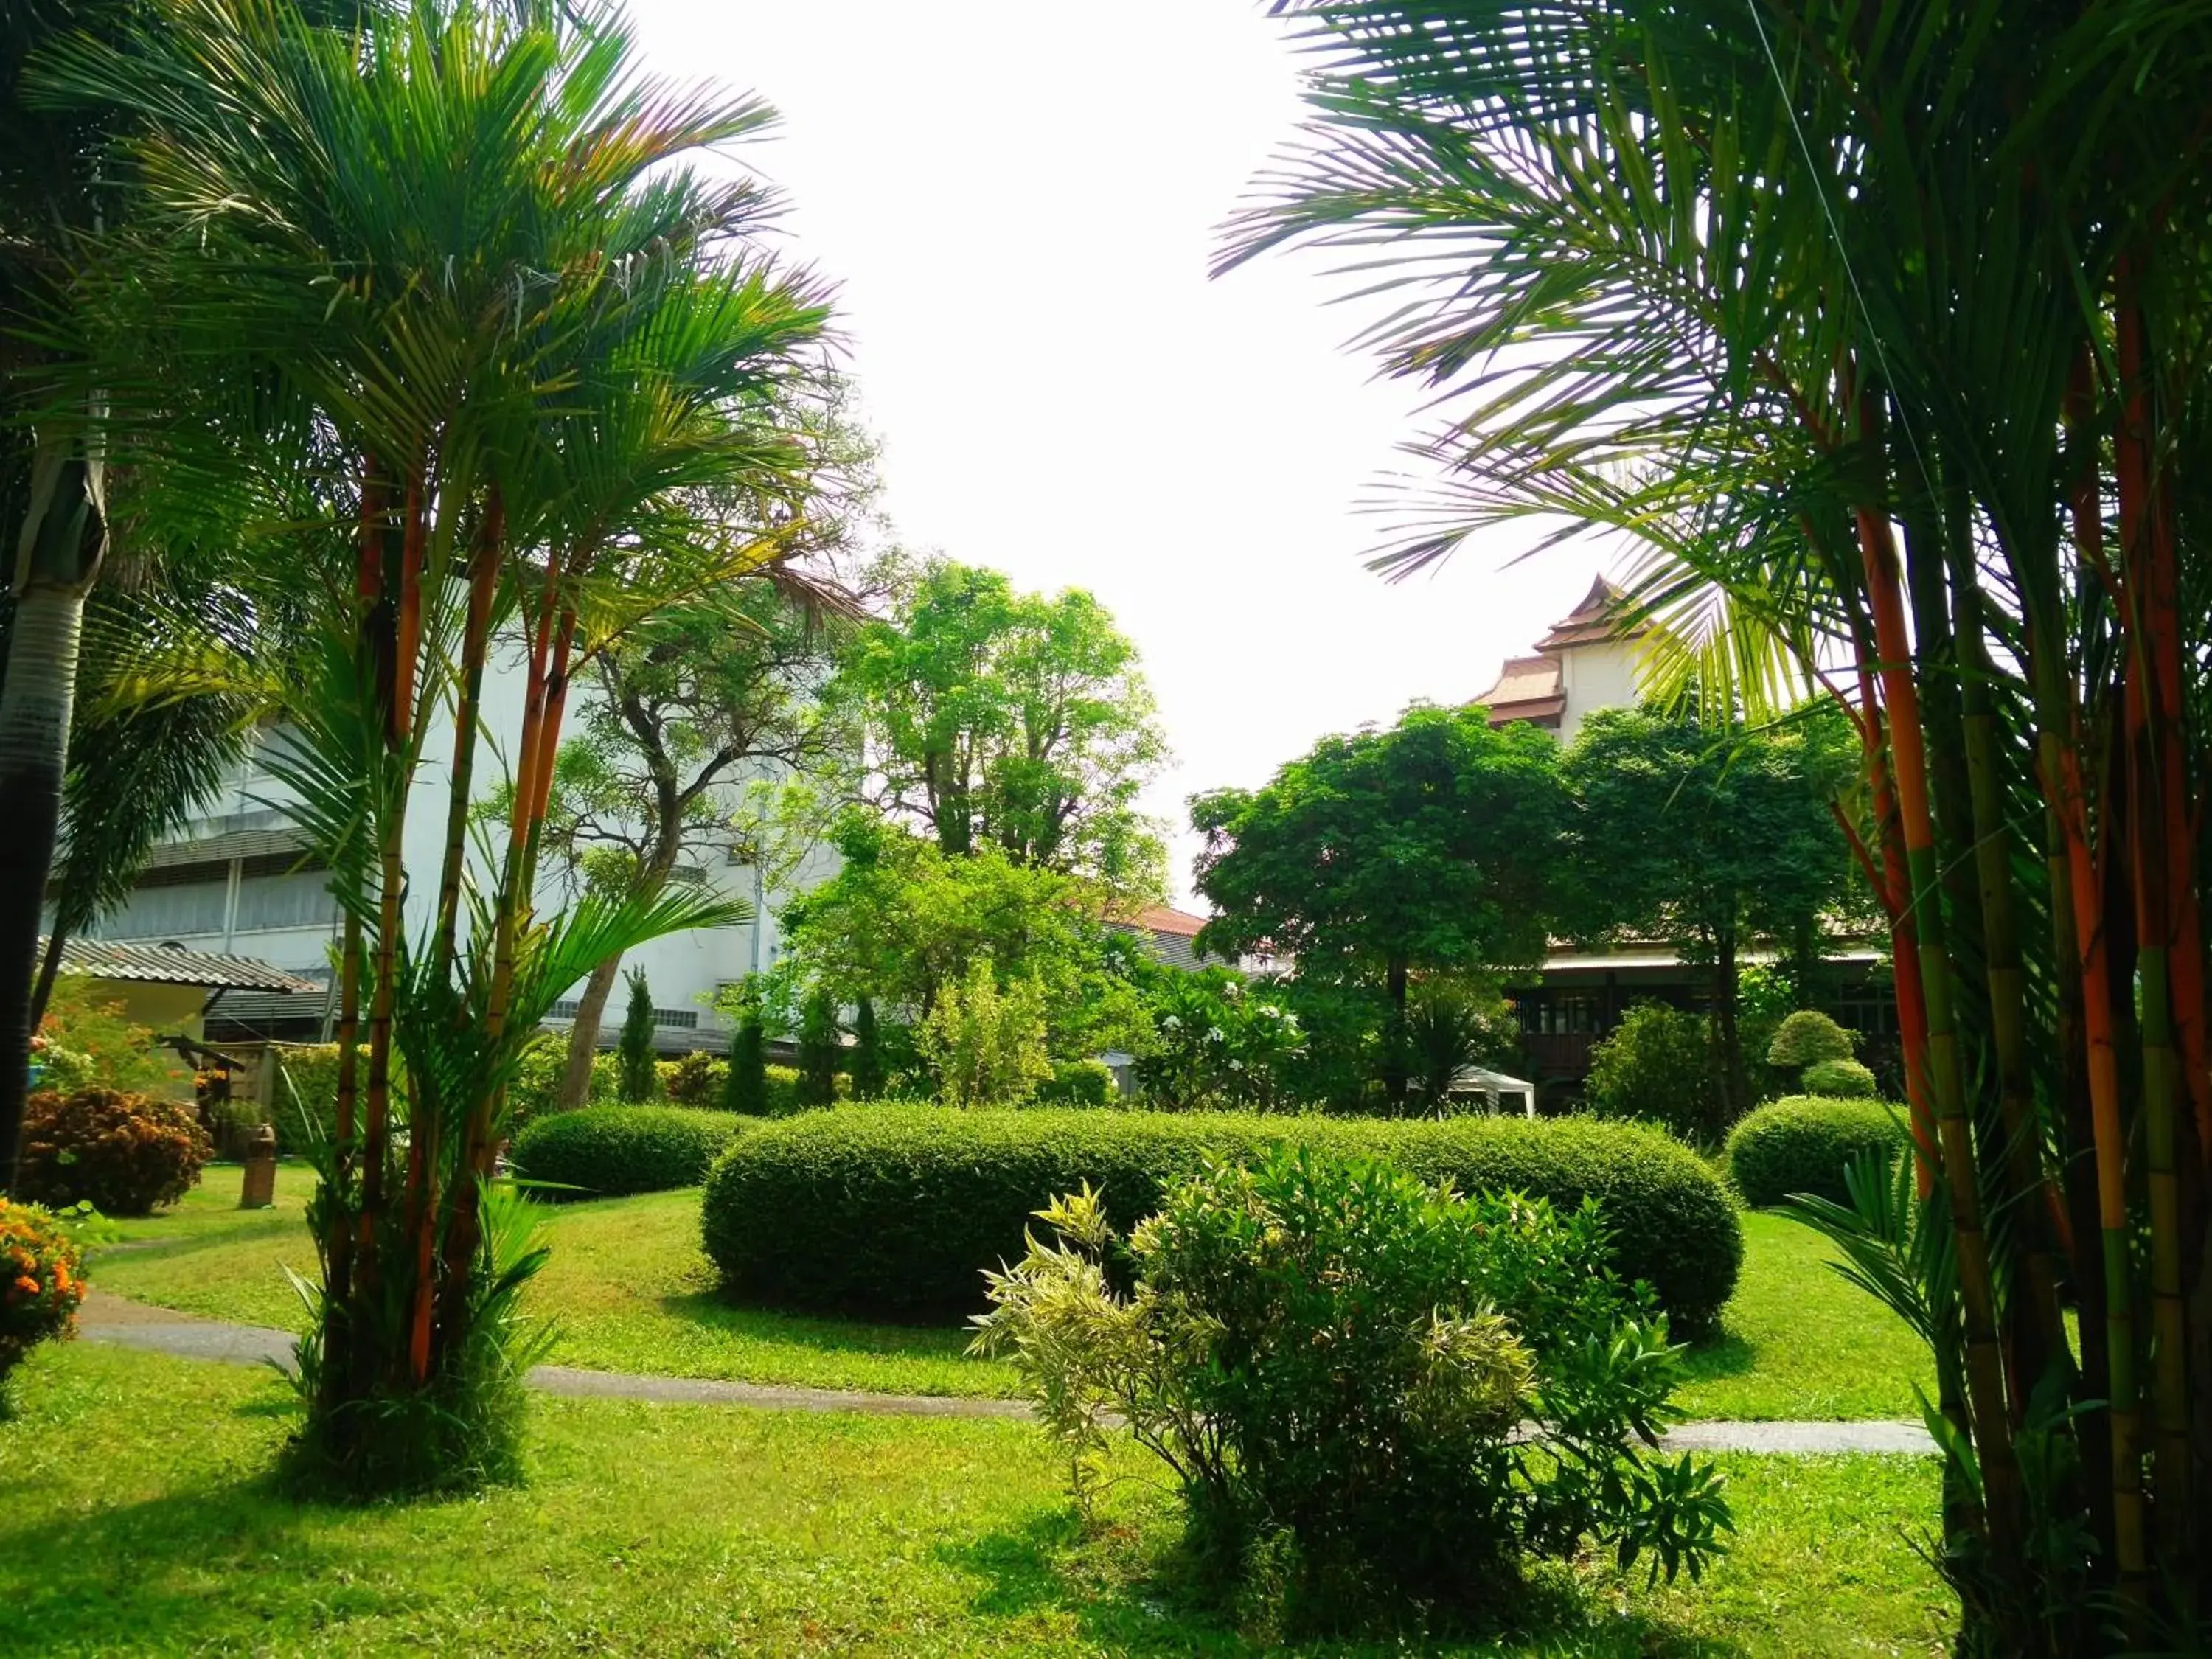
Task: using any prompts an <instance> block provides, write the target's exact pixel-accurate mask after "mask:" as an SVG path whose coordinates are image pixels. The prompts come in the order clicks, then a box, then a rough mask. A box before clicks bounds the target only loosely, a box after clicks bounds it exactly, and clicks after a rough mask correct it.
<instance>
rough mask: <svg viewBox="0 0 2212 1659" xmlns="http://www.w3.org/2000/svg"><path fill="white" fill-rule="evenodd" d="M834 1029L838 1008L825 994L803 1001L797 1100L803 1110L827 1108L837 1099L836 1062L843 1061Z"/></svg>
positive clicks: (817, 994) (800, 1022) (800, 1020)
mask: <svg viewBox="0 0 2212 1659" xmlns="http://www.w3.org/2000/svg"><path fill="white" fill-rule="evenodd" d="M842 1036H843V1033H842V1032H841V1031H840V1030H838V1027H837V1005H836V1003H834V1002H832V1001H831V1000H829V993H828V992H826V991H821V990H817V991H815V992H813V993H812V994H811V995H809V996H808V997H807V999H806V1011H805V1013H804V1014H803V1015H802V1016H801V1017H800V1019H799V1103H800V1104H801V1105H803V1106H827V1105H829V1104H830V1103H832V1102H833V1101H835V1100H836V1098H837V1062H838V1061H839V1060H842V1059H843V1058H844V1054H843V1049H842V1046H841V1039H842Z"/></svg>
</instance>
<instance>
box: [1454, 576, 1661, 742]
mask: <svg viewBox="0 0 2212 1659" xmlns="http://www.w3.org/2000/svg"><path fill="white" fill-rule="evenodd" d="M1621 603H1622V595H1621V592H1620V589H1619V588H1617V587H1615V586H1613V584H1612V583H1611V582H1608V581H1607V580H1606V579H1605V578H1604V577H1602V576H1600V577H1599V578H1598V579H1597V580H1595V582H1593V583H1592V584H1591V585H1590V591H1589V593H1588V594H1586V595H1585V596H1584V597H1583V602H1582V603H1581V604H1580V605H1577V606H1576V607H1575V608H1574V609H1573V610H1572V611H1569V612H1568V613H1567V615H1566V616H1565V617H1563V618H1561V619H1560V620H1559V621H1558V622H1556V623H1553V624H1552V631H1551V632H1550V633H1548V634H1547V635H1545V636H1544V637H1543V638H1542V639H1541V640H1539V641H1536V645H1535V649H1534V654H1533V655H1530V656H1526V657H1509V658H1508V659H1506V662H1505V666H1504V669H1503V670H1501V671H1499V673H1498V680H1497V683H1496V684H1493V685H1492V687H1491V688H1490V690H1487V691H1486V692H1484V693H1483V694H1482V695H1481V696H1478V697H1475V698H1474V699H1473V701H1474V702H1477V703H1480V704H1481V705H1482V706H1483V707H1485V708H1487V709H1489V711H1490V723H1491V724H1492V726H1504V725H1506V724H1508V723H1509V722H1511V721H1516V720H1521V721H1525V722H1527V723H1528V725H1530V726H1541V727H1542V728H1543V729H1544V730H1545V731H1547V732H1557V733H1559V741H1560V742H1561V743H1563V744H1565V743H1572V742H1573V741H1574V739H1575V733H1576V732H1578V731H1580V730H1581V729H1582V724H1583V720H1585V719H1587V718H1588V717H1589V715H1591V714H1595V713H1596V712H1597V710H1599V709H1601V708H1632V707H1634V706H1635V705H1636V704H1637V703H1638V702H1641V701H1642V692H1641V687H1640V685H1639V684H1638V669H1637V656H1638V645H1637V641H1638V638H1639V637H1640V636H1641V630H1640V629H1629V630H1626V631H1620V630H1619V629H1617V627H1616V618H1617V617H1618V615H1619V612H1620V605H1621Z"/></svg>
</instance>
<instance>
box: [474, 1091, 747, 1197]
mask: <svg viewBox="0 0 2212 1659" xmlns="http://www.w3.org/2000/svg"><path fill="white" fill-rule="evenodd" d="M740 1122H741V1120H740V1119H738V1117H737V1116H735V1115H733V1114H732V1113H729V1112H709V1111H702V1110H700V1109H697V1108H696V1107H690V1106H624V1105H612V1106H586V1107H584V1108H583V1109H580V1110H578V1111H574V1112H553V1113H550V1114H548V1115H546V1116H544V1117H541V1118H539V1119H538V1120H537V1121H535V1122H533V1123H530V1124H526V1125H525V1126H524V1127H523V1130H522V1133H520V1134H519V1135H517V1136H516V1137H515V1138H514V1145H513V1147H512V1148H511V1149H510V1150H509V1152H508V1154H507V1157H508V1159H509V1161H510V1162H511V1163H512V1164H513V1165H514V1168H515V1171H516V1173H517V1174H519V1175H520V1176H523V1177H524V1178H525V1179H526V1180H529V1181H533V1182H539V1181H542V1182H553V1183H556V1187H558V1188H580V1190H579V1191H574V1192H565V1191H559V1190H555V1189H554V1188H547V1189H544V1190H542V1191H538V1192H537V1193H536V1194H535V1195H536V1196H538V1197H542V1198H554V1199H559V1198H612V1197H616V1196H618V1195H620V1194H624V1193H658V1192H665V1191H666V1190H668V1189H669V1188H675V1187H696V1186H697V1185H698V1184H699V1183H700V1182H702V1181H704V1180H705V1179H706V1178H707V1171H708V1169H709V1168H710V1167H711V1166H712V1165H713V1164H714V1158H715V1155H716V1154H717V1153H719V1152H721V1150H722V1149H723V1148H724V1147H725V1146H728V1145H729V1143H730V1139H731V1137H732V1136H733V1135H735V1134H736V1133H738V1126H739V1124H740Z"/></svg>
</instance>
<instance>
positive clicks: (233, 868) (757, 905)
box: [92, 654, 836, 1049]
mask: <svg viewBox="0 0 2212 1659" xmlns="http://www.w3.org/2000/svg"><path fill="white" fill-rule="evenodd" d="M523 691H524V676H523V671H522V665H521V661H520V656H519V654H511V655H509V656H507V657H506V658H504V659H501V660H499V661H497V662H495V665H494V666H493V667H492V669H491V670H490V671H488V672H487V673H486V675H485V677H484V684H483V705H484V713H485V720H486V726H487V730H488V731H489V732H490V733H491V737H492V751H497V750H501V749H504V748H507V747H511V745H512V744H513V740H514V737H515V734H516V733H518V732H520V728H521V719H522V699H523ZM592 694H593V693H592V687H591V686H590V685H588V684H586V683H585V682H582V681H579V682H578V683H577V684H575V686H574V689H573V690H572V693H571V698H570V704H569V708H570V715H569V719H568V722H567V729H568V731H569V732H572V733H573V732H574V731H575V730H576V728H577V724H578V722H577V719H576V711H577V709H578V708H579V706H580V704H582V703H583V702H585V701H586V699H587V698H588V697H589V696H592ZM452 734H453V726H452V721H451V720H450V718H449V717H447V715H446V714H445V713H444V712H443V711H441V713H440V714H439V716H438V717H437V718H436V719H435V722H434V725H433V728H432V731H431V732H430V735H429V737H428V739H427V740H426V743H425V745H424V759H423V762H422V766H421V768H420V769H419V770H418V772H417V774H416V783H415V787H414V790H413V792H412V793H411V795H410V799H409V801H408V810H407V822H406V825H405V829H404V834H403V838H402V857H403V858H404V860H405V863H406V866H407V870H408V872H409V876H410V880H409V883H408V888H407V897H406V902H405V913H406V918H407V925H408V929H409V932H410V934H415V935H418V936H419V935H420V934H422V933H426V932H427V931H428V928H429V927H430V924H431V921H432V907H433V905H434V904H435V902H436V887H437V878H438V870H439V866H440V863H441V860H442V858H443V856H444V848H445V832H446V804H447V803H446V782H447V776H448V775H449V760H450V757H451V756H452V753H453V735H452ZM755 775H757V774H755ZM747 776H748V775H742V774H741V775H738V777H736V778H734V779H733V780H732V787H731V790H730V793H731V796H732V805H733V806H734V805H735V804H736V800H735V797H736V793H737V791H738V788H739V787H742V786H743V784H744V782H745V781H747ZM477 777H478V780H479V782H478V786H477V795H478V797H479V799H482V798H484V797H487V796H489V795H490V794H491V793H495V791H496V790H497V789H498V787H500V786H501V784H502V783H503V782H504V781H505V774H504V770H503V769H502V768H501V765H500V764H499V763H498V761H497V759H496V757H495V752H491V751H486V750H479V753H478V758H477ZM288 793H289V792H288V791H286V790H285V789H284V788H283V786H282V785H281V784H279V783H278V782H277V781H276V780H275V779H274V778H273V777H272V776H270V774H269V772H268V770H267V769H266V765H265V763H264V761H263V759H262V757H261V756H260V755H259V754H257V755H256V756H254V757H249V758H248V759H247V761H246V763H244V764H243V765H242V766H241V767H240V769H239V770H238V772H237V773H236V775H234V776H233V777H232V778H231V779H230V780H229V781H228V784H227V786H226V787H225V788H224V791H223V793H222V796H221V797H220V798H219V799H217V800H216V802H215V803H214V804H213V805H212V806H211V807H210V810H209V811H208V813H207V814H206V815H205V816H204V817H203V818H202V819H201V820H199V821H198V822H197V823H195V824H194V825H193V826H192V828H191V831H190V833H189V834H188V835H187V836H183V837H180V838H179V839H181V840H185V841H193V840H201V839H204V838H207V837H209V836H213V835H216V834H219V833H225V832H233V831H237V830H240V829H281V828H282V827H283V822H284V820H283V813H282V811H281V802H282V801H283V799H284V798H285V797H286V796H287V794H288ZM298 861H299V860H298V857H297V855H296V854H276V855H273V856H267V855H264V856H262V857H258V858H256V859H252V860H231V861H228V862H227V863H224V864H218V865H214V866H205V865H190V866H173V867H171V868H167V869H160V868H157V869H154V870H149V872H147V874H146V876H145V877H144V878H142V882H141V884H140V886H139V888H138V889H137V890H136V891H134V892H133V894H132V895H131V899H130V901H129V902H127V903H126V904H125V906H124V907H123V908H121V909H120V910H119V911H118V913H117V914H116V915H113V916H111V917H110V918H108V920H107V921H106V922H105V923H103V924H102V925H100V927H95V928H94V929H93V930H92V932H93V934H94V937H96V938H100V939H131V940H144V941H149V942H160V941H163V940H171V939H173V940H175V941H176V942H177V943H179V944H180V945H185V946H186V947H187V948H188V949H191V950H199V951H227V952H230V953H233V954H235V955H239V956H247V957H257V958H258V959H259V960H261V961H264V962H266V963H270V964H271V965H272V966H274V967H277V968H282V969H286V970H288V971H289V972H292V973H295V974H299V975H302V976H303V977H307V978H313V979H318V980H321V981H325V982H327V981H328V978H329V963H330V953H331V947H332V946H333V945H334V944H335V943H336V941H337V936H338V920H337V904H336V902H335V901H334V900H332V899H331V896H330V894H329V892H328V890H327V888H326V886H325V878H324V876H323V875H322V873H321V872H317V871H312V870H300V869H298V868H296V866H297V864H298ZM470 861H471V866H472V868H473V870H474V872H475V874H476V876H477V879H478V880H479V881H483V882H486V883H487V884H488V882H489V876H490V872H489V869H487V868H486V867H485V866H484V864H483V859H482V857H481V854H479V853H478V852H477V851H475V850H472V851H471V855H470ZM684 862H685V863H686V864H689V865H690V866H692V867H694V868H696V870H697V872H698V874H697V876H696V878H695V879H696V880H697V881H699V882H700V883H701V884H702V886H704V887H705V888H707V889H708V890H712V891H714V892H718V893H722V894H726V895H729V896H735V897H738V898H742V899H744V901H746V902H748V903H750V904H752V905H753V906H754V909H755V917H754V920H753V921H750V922H746V923H743V924H740V925H738V926H737V927H716V928H702V929H697V930H695V931H693V932H690V933H681V934H677V935H674V936H671V937H670V938H666V939H656V940H654V941H653V942H651V943H650V944H647V945H643V946H641V947H640V948H639V949H638V950H636V951H632V952H631V953H630V954H629V956H628V957H625V958H624V962H625V965H626V966H629V965H641V966H642V967H643V968H644V969H645V971H646V975H647V980H648V981H650V982H651V985H652V988H653V1006H655V1007H656V1008H657V1009H660V1010H663V1011H665V1012H668V1013H669V1014H670V1015H671V1018H670V1020H669V1021H668V1022H667V1029H665V1030H663V1032H662V1033H661V1037H662V1042H663V1045H664V1046H665V1047H670V1048H678V1049H681V1048H686V1047H689V1046H690V1041H689V1039H690V1037H691V1036H695V1035H696V1036H698V1037H699V1038H700V1039H701V1040H702V1042H705V1043H706V1046H709V1047H714V1046H720V1034H721V1033H722V1032H723V1030H725V1027H724V1025H723V1024H722V1023H721V1022H720V1020H719V1019H718V1018H716V1017H714V1015H713V1014H712V1013H711V1012H709V1008H708V1005H709V1004H711V1002H712V1000H713V999H714V994H715V993H716V990H717V989H718V987H720V986H722V985H723V984H725V983H726V982H728V981H734V980H738V979H742V978H743V977H744V975H746V974H748V973H750V972H751V971H753V970H754V969H756V968H765V967H767V966H768V965H769V964H770V963H773V962H774V961H775V959H776V957H777V955H778V954H779V952H780V950H781V937H780V935H779V933H778V931H777V927H776V922H775V913H776V912H777V911H778V910H779V909H780V908H781V907H782V906H783V905H784V904H785V903H786V902H787V901H788V900H789V899H790V897H791V896H793V894H794V893H797V892H801V891H804V890H806V889H808V888H810V887H811V886H814V885H815V884H818V883H819V882H821V881H823V880H825V879H827V878H828V877H829V875H831V874H833V873H835V872H836V853H835V851H834V850H833V849H830V848H820V849H817V851H816V852H815V853H814V854H811V855H810V856H809V857H808V859H807V860H806V861H805V864H804V865H802V866H801V867H800V869H799V872H797V873H796V875H795V876H794V877H793V878H792V879H791V880H790V881H789V882H787V884H785V885H784V887H782V888H781V889H780V890H775V891H770V892H762V891H760V890H759V881H758V878H757V874H756V872H754V870H753V869H752V867H751V866H748V865H736V864H732V863H731V862H729V859H728V854H727V853H726V851H725V850H723V849H721V848H713V847H711V846H706V845H702V846H699V847H696V848H692V849H688V850H687V851H686V853H685V854H684ZM681 868H682V866H679V871H680V870H681ZM563 881H564V877H563V875H562V872H559V871H557V870H556V869H554V868H551V867H550V866H549V867H548V868H546V869H545V870H544V872H542V873H541V875H540V878H539V897H540V902H541V903H543V904H545V905H547V906H549V907H550V906H553V905H556V904H558V903H560V902H562V900H563V898H564V897H565V896H566V893H565V890H564V888H563ZM582 988H583V987H582V983H581V981H579V982H578V983H577V984H576V985H575V986H574V987H570V988H569V990H568V992H566V993H565V994H564V995H565V996H566V997H568V998H572V999H573V998H574V997H575V996H577V995H578V994H580V993H581V991H582ZM226 1000H228V999H226ZM291 1001H292V1000H289V999H288V1000H287V1002H288V1004H289V1003H291ZM622 1008H623V995H622V993H621V991H620V989H619V988H617V993H616V994H615V997H614V999H613V1000H612V1001H611V1004H610V1006H609V1013H610V1016H611V1022H610V1025H609V1028H608V1030H607V1032H606V1036H607V1039H608V1040H609V1041H611V1039H612V1035H613V1031H612V1026H613V1024H614V1023H618V1022H619V1020H620V1018H621V1014H622ZM217 1012H218V1013H220V1012H222V1008H221V1007H220V1006H219V1007H218V1010H217ZM550 1023H555V1024H565V1022H564V1021H556V1022H550Z"/></svg>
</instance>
